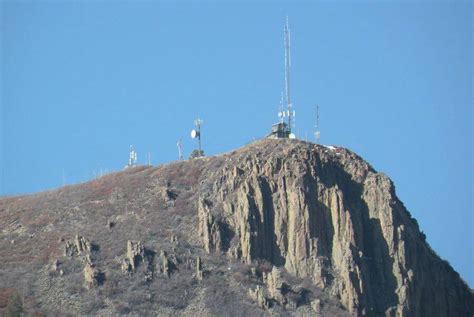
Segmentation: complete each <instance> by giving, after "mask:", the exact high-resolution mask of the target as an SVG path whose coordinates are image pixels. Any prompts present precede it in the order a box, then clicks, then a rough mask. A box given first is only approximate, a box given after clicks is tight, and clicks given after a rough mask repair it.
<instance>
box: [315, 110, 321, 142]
mask: <svg viewBox="0 0 474 317" xmlns="http://www.w3.org/2000/svg"><path fill="white" fill-rule="evenodd" d="M314 128H315V131H314V137H315V138H316V144H319V139H320V138H321V132H320V131H319V105H316V125H315V126H314Z"/></svg>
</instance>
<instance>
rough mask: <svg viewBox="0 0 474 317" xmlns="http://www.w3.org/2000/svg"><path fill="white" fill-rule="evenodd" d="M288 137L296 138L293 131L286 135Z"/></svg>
mask: <svg viewBox="0 0 474 317" xmlns="http://www.w3.org/2000/svg"><path fill="white" fill-rule="evenodd" d="M288 137H289V138H290V139H296V135H295V134H294V133H290V135H289V136H288Z"/></svg>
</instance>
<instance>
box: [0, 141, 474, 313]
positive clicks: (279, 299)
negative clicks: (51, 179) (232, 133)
mask: <svg viewBox="0 0 474 317" xmlns="http://www.w3.org/2000/svg"><path fill="white" fill-rule="evenodd" d="M21 309H23V310H24V311H25V312H27V313H28V314H29V315H36V316H42V315H44V316H46V315H47V316H55V315H56V316H67V315H70V316H77V315H100V316H116V315H129V316H155V315H157V316H270V315H272V316H288V315H295V316H351V315H352V316H473V314H474V296H473V294H472V293H471V290H470V289H469V288H468V286H467V285H466V284H465V283H464V282H463V280H462V279H461V278H460V276H459V274H458V273H457V272H455V271H454V270H453V269H452V268H451V266H450V265H449V264H448V263H447V262H446V261H444V260H442V259H440V258H439V257H438V256H437V255H436V253H435V252H434V251H433V250H432V249H431V248H430V246H429V245H428V244H427V242H426V241H425V236H424V234H423V233H422V232H420V229H419V227H418V224H417V222H416V220H415V219H413V218H412V217H411V215H410V213H409V212H408V211H407V210H406V209H405V207H404V206H403V204H402V202H400V200H398V198H397V197H396V195H395V189H394V186H393V184H392V182H391V181H390V179H389V178H388V177H387V176H385V175H383V174H381V173H377V172H376V171H375V170H374V169H373V168H372V167H371V166H370V165H369V164H368V163H367V162H365V161H364V160H362V159H361V158H360V157H358V156H357V155H356V154H354V153H352V152H351V151H349V150H346V149H343V148H336V147H324V146H319V145H315V144H311V143H307V142H302V141H297V140H270V139H266V140H262V141H258V142H256V143H253V144H251V145H248V146H246V147H244V148H242V149H239V150H236V151H233V152H230V153H227V154H224V155H220V156H216V157H210V158H199V159H193V160H189V161H182V162H176V163H172V164H168V165H163V166H159V167H136V168H130V169H126V170H124V171H122V172H118V173H114V174H109V175H106V176H103V177H101V178H99V179H96V180H93V181H91V182H88V183H84V184H79V185H74V186H66V187H62V188H60V189H57V190H54V191H49V192H44V193H39V194H35V195H30V196H22V197H11V198H2V199H0V312H1V313H3V314H4V315H8V314H13V313H15V312H18V311H20V310H21Z"/></svg>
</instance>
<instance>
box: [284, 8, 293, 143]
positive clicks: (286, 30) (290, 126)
mask: <svg viewBox="0 0 474 317" xmlns="http://www.w3.org/2000/svg"><path fill="white" fill-rule="evenodd" d="M284 35H285V92H286V105H287V113H286V115H287V117H288V137H289V138H290V139H294V138H295V135H294V134H293V133H291V130H292V129H293V125H294V117H295V114H296V113H295V111H294V110H293V104H292V103H291V93H290V92H291V90H290V88H291V85H290V72H291V44H290V27H289V24H288V17H286V24H285V27H284ZM292 136H293V137H292Z"/></svg>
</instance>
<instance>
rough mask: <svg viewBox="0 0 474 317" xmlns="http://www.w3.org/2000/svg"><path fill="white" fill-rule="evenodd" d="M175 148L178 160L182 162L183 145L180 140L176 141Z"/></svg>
mask: <svg viewBox="0 0 474 317" xmlns="http://www.w3.org/2000/svg"><path fill="white" fill-rule="evenodd" d="M191 136H192V133H191ZM176 146H177V147H178V159H179V160H180V161H182V160H183V143H182V142H181V139H178V140H177V141H176Z"/></svg>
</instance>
